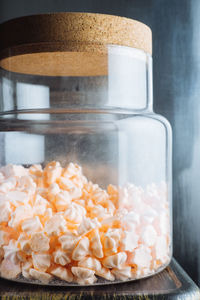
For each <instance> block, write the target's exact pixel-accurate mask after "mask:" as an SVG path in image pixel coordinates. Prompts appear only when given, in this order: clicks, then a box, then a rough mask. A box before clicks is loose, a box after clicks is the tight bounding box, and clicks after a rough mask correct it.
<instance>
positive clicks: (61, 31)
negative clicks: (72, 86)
mask: <svg viewBox="0 0 200 300" xmlns="http://www.w3.org/2000/svg"><path fill="white" fill-rule="evenodd" d="M0 41H1V43H0V67H2V68H3V69H6V70H9V71H12V72H17V73H24V74H33V75H34V74H36V75H47V76H98V75H106V74H107V68H108V45H121V46H127V47H132V48H137V49H140V50H143V51H145V52H147V53H149V54H151V53H152V36H151V30H150V28H149V27H147V26H146V25H145V24H143V23H141V22H138V21H135V20H132V19H128V18H124V17H118V16H112V15H104V14H94V13H50V14H42V15H33V16H27V17H22V18H17V19H13V20H10V21H7V22H5V23H3V24H1V25H0Z"/></svg>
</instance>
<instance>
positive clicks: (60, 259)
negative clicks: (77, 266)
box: [53, 250, 71, 266]
mask: <svg viewBox="0 0 200 300" xmlns="http://www.w3.org/2000/svg"><path fill="white" fill-rule="evenodd" d="M53 258H54V262H55V263H56V264H58V265H61V266H65V265H67V264H69V263H70V262H71V259H70V257H69V255H67V253H66V252H64V251H62V250H56V251H55V252H53Z"/></svg>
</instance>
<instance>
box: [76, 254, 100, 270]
mask: <svg viewBox="0 0 200 300" xmlns="http://www.w3.org/2000/svg"><path fill="white" fill-rule="evenodd" d="M78 266H79V267H83V268H87V269H91V270H94V271H95V273H96V272H100V271H101V269H102V266H101V263H100V261H99V260H98V259H96V258H93V257H85V258H84V259H82V260H80V261H79V262H78Z"/></svg>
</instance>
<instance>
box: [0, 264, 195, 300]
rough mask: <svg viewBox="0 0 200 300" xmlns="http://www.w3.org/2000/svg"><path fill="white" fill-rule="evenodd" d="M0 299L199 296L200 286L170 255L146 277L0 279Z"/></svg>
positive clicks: (182, 299)
mask: <svg viewBox="0 0 200 300" xmlns="http://www.w3.org/2000/svg"><path fill="white" fill-rule="evenodd" d="M0 299H2V300H10V299H23V300H25V299H30V300H37V299H42V300H43V299H44V300H47V299H53V300H61V299H65V300H80V299H81V300H90V299H98V300H99V299H102V300H111V299H115V300H118V299H119V300H131V299H138V300H143V299H145V300H148V299H155V300H157V299H160V300H161V299H163V300H164V299H177V300H178V299H179V300H185V299H187V300H196V299H198V300H200V290H199V288H198V287H197V286H196V285H195V284H194V282H193V281H192V280H191V279H190V278H189V276H188V275H187V274H186V273H185V271H184V270H183V269H182V268H181V267H180V265H179V264H178V263H177V262H176V261H175V260H174V259H173V260H172V262H171V264H170V266H169V267H167V268H166V269H165V270H164V271H162V272H161V273H159V274H157V275H155V276H153V277H150V278H148V279H142V280H137V281H135V282H128V283H120V284H112V285H104V286H93V287H55V286H39V285H30V284H22V283H16V282H11V281H8V280H4V279H0Z"/></svg>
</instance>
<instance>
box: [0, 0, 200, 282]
mask: <svg viewBox="0 0 200 300" xmlns="http://www.w3.org/2000/svg"><path fill="white" fill-rule="evenodd" d="M52 11H57V12H59V11H87V12H99V13H108V14H115V15H121V16H126V17H131V18H135V19H137V20H140V21H142V22H144V23H146V24H147V25H149V26H150V27H151V28H152V31H153V49H154V55H153V57H154V108H155V111H156V112H158V113H161V114H162V115H164V116H165V117H167V119H168V120H169V121H170V123H171V124H172V127H173V133H174V135H173V137H174V139H173V141H174V154H173V162H174V167H173V174H174V175H173V178H174V179H173V190H174V192H173V194H174V204H173V209H174V256H175V257H176V258H177V259H178V261H179V262H180V263H181V264H182V266H183V267H184V268H185V269H186V271H187V272H188V273H189V275H190V276H191V277H192V278H193V279H194V280H195V281H196V282H198V283H199V284H200V238H199V228H200V218H199V211H200V204H199V203H200V201H199V197H200V196H199V195H200V183H199V178H200V151H199V149H200V132H199V118H200V100H199V95H200V88H199V86H200V55H199V53H200V51H199V50H200V42H199V34H200V21H199V14H200V3H199V0H193V1H188V0H171V1H169V0H159V1H157V0H118V1H116V0H110V1H107V0H101V1H94V0H85V1H80V0H79V1H77V0H69V1H67V2H66V1H65V0H48V1H39V0H35V1H26V0H18V1H12V0H0V22H2V21H5V20H7V19H10V18H13V17H18V16H22V15H30V14H35V13H44V12H52Z"/></svg>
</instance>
